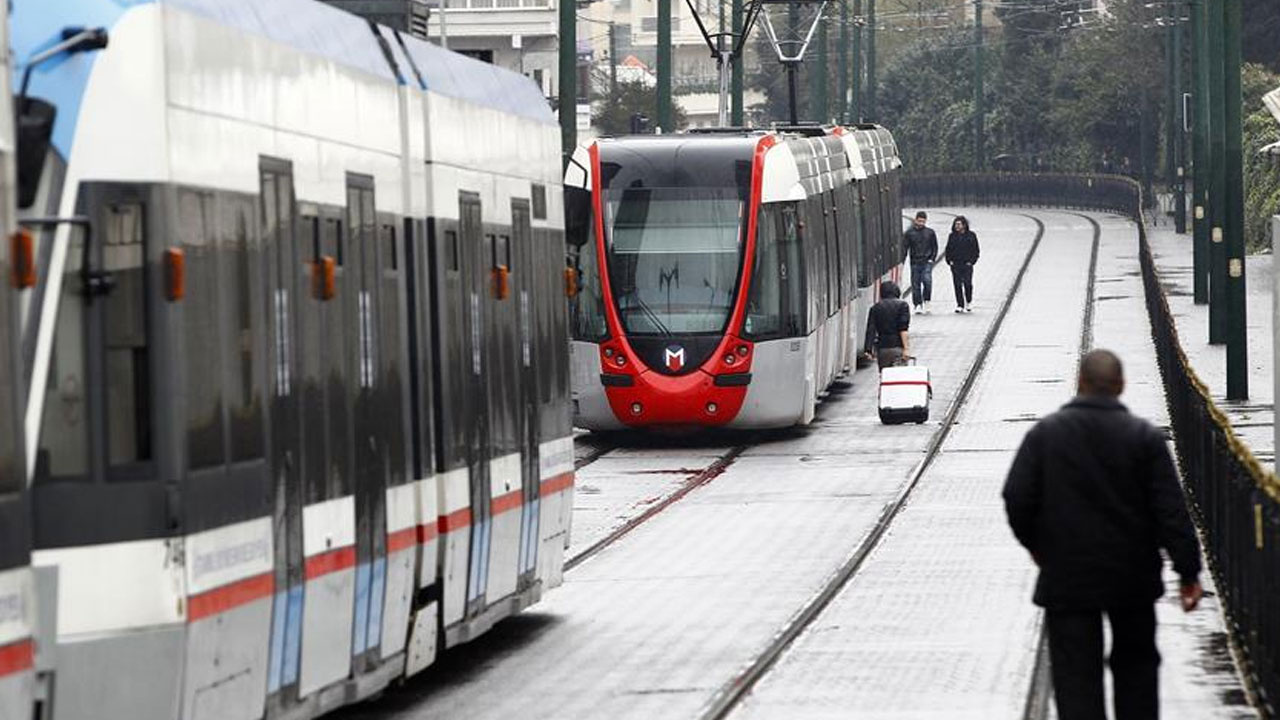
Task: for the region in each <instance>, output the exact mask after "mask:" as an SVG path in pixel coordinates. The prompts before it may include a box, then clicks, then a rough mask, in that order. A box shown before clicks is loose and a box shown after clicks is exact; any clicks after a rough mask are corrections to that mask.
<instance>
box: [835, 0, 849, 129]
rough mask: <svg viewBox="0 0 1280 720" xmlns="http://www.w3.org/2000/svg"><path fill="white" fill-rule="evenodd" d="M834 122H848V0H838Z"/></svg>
mask: <svg viewBox="0 0 1280 720" xmlns="http://www.w3.org/2000/svg"><path fill="white" fill-rule="evenodd" d="M836 57H837V58H838V59H837V60H836V63H837V65H836V88H837V92H838V93H839V94H838V95H836V122H838V123H841V124H844V123H847V122H849V0H840V42H839V44H838V45H836Z"/></svg>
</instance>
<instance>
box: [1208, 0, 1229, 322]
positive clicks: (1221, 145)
mask: <svg viewBox="0 0 1280 720" xmlns="http://www.w3.org/2000/svg"><path fill="white" fill-rule="evenodd" d="M1205 9H1206V11H1207V13H1208V15H1207V16H1208V20H1209V24H1208V35H1207V37H1208V40H1209V43H1208V44H1209V196H1208V210H1209V343H1210V344H1211V345H1221V344H1222V343H1225V342H1226V341H1227V282H1226V281H1227V248H1226V243H1225V242H1224V239H1225V236H1224V232H1225V227H1224V226H1225V224H1226V219H1227V218H1226V203H1225V199H1226V198H1225V194H1226V185H1227V163H1226V153H1227V130H1226V123H1227V114H1226V110H1227V108H1226V104H1227V99H1226V86H1225V83H1226V68H1225V66H1224V65H1223V62H1222V51H1223V45H1224V40H1225V37H1224V33H1223V27H1222V26H1223V21H1224V20H1225V18H1224V13H1223V7H1222V0H1206V2H1205Z"/></svg>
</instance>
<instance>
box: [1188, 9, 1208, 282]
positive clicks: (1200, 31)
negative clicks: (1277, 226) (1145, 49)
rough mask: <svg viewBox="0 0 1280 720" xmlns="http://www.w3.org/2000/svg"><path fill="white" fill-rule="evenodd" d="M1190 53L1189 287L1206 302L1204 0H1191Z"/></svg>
mask: <svg viewBox="0 0 1280 720" xmlns="http://www.w3.org/2000/svg"><path fill="white" fill-rule="evenodd" d="M1189 6H1190V9H1191V48H1192V49H1191V55H1192V57H1193V58H1194V63H1193V66H1192V67H1193V70H1194V72H1193V75H1192V79H1191V86H1192V91H1191V94H1192V96H1191V99H1192V101H1193V103H1192V107H1193V110H1194V112H1195V117H1194V118H1193V124H1192V128H1191V172H1192V178H1191V203H1192V211H1191V215H1192V219H1191V232H1192V242H1191V247H1192V275H1193V276H1194V277H1193V280H1192V288H1193V290H1194V297H1195V303H1196V304H1197V305H1205V304H1207V303H1208V302H1209V219H1208V217H1207V212H1208V208H1207V207H1206V203H1207V194H1208V190H1209V175H1210V171H1209V148H1208V144H1207V143H1208V142H1209V60H1208V50H1209V47H1208V42H1207V35H1206V34H1205V33H1206V30H1207V27H1206V26H1207V24H1208V16H1207V14H1206V13H1207V10H1206V9H1205V3H1204V2H1203V0H1192V1H1191V2H1190V3H1189Z"/></svg>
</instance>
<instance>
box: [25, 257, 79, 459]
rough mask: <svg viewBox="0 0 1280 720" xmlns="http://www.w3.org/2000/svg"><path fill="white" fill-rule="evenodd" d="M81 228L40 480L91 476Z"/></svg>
mask: <svg viewBox="0 0 1280 720" xmlns="http://www.w3.org/2000/svg"><path fill="white" fill-rule="evenodd" d="M83 247H84V236H83V234H82V233H79V232H73V233H71V241H70V243H69V247H68V248H67V260H66V270H65V272H64V274H63V278H62V291H61V292H62V297H61V298H59V300H58V319H57V323H56V324H55V325H54V339H53V342H54V346H53V355H52V357H51V358H50V360H49V380H48V382H47V383H46V386H45V400H44V415H43V417H42V419H41V425H40V447H39V450H38V451H37V453H36V463H35V479H36V482H46V481H51V480H52V481H62V480H73V479H79V480H87V479H88V477H89V428H88V407H87V399H88V394H87V387H88V383H87V381H86V377H85V352H86V348H85V309H86V307H85V303H84V296H83V295H82V294H81V284H80V270H81V264H80V258H81V252H82V249H83Z"/></svg>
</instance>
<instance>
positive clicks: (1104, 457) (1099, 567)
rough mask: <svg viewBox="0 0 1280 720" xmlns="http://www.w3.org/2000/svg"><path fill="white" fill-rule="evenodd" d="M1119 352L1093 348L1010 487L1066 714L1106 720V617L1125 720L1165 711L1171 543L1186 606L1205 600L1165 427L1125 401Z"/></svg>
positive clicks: (1024, 451)
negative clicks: (1161, 642) (1164, 572)
mask: <svg viewBox="0 0 1280 720" xmlns="http://www.w3.org/2000/svg"><path fill="white" fill-rule="evenodd" d="M1123 389H1124V371H1123V368H1122V366H1121V364H1120V359H1119V358H1117V357H1116V356H1115V355H1114V354H1112V353H1110V352H1108V351H1106V350H1094V351H1093V352H1090V353H1089V354H1087V355H1086V356H1085V357H1084V358H1083V359H1082V360H1081V363H1080V377H1079V393H1078V394H1077V395H1076V397H1075V399H1073V400H1072V401H1071V402H1069V403H1067V404H1066V405H1065V406H1064V407H1063V408H1062V409H1061V410H1059V411H1057V412H1055V413H1053V414H1051V415H1049V416H1047V417H1045V418H1044V419H1042V420H1041V421H1040V422H1039V423H1037V424H1036V425H1035V427H1033V428H1032V429H1031V430H1030V431H1029V432H1028V433H1027V435H1026V437H1025V438H1024V439H1023V441H1022V446H1021V447H1020V448H1019V449H1018V454H1017V456H1016V457H1015V458H1014V461H1013V467H1012V468H1010V470H1009V477H1008V479H1007V480H1006V482H1005V486H1004V500H1005V508H1006V510H1007V512H1008V515H1009V525H1010V526H1011V527H1012V528H1013V533H1014V535H1016V536H1017V538H1018V542H1020V543H1022V545H1023V546H1024V547H1026V548H1027V550H1029V551H1030V552H1031V556H1032V558H1033V559H1034V560H1035V562H1036V564H1037V565H1039V566H1040V577H1039V579H1038V580H1037V581H1036V590H1035V598H1034V601H1035V603H1036V604H1037V605H1040V606H1042V607H1044V609H1045V622H1046V626H1047V628H1048V632H1049V654H1050V665H1051V667H1052V673H1053V686H1054V694H1055V697H1056V701H1057V706H1058V717H1059V718H1060V720H1106V708H1105V701H1104V699H1103V698H1104V695H1103V657H1102V656H1103V647H1102V645H1103V641H1102V616H1103V615H1104V614H1105V615H1106V616H1107V618H1108V620H1109V621H1110V623H1111V634H1112V637H1113V640H1112V649H1111V658H1110V664H1111V673H1112V676H1113V679H1114V680H1115V712H1116V720H1155V719H1156V718H1157V717H1158V715H1159V693H1158V687H1157V673H1158V669H1159V665H1160V654H1159V653H1158V652H1157V650H1156V642H1155V632H1156V618H1155V607H1154V602H1155V600H1156V598H1158V597H1160V595H1161V594H1162V593H1163V591H1164V583H1163V582H1162V581H1161V569H1162V565H1163V560H1162V559H1161V556H1160V550H1161V549H1164V550H1165V551H1166V552H1167V553H1168V554H1169V557H1171V558H1172V560H1173V568H1174V570H1175V571H1176V572H1177V573H1178V576H1179V577H1180V579H1181V596H1182V607H1183V609H1184V610H1186V611H1188V612H1189V611H1191V610H1193V609H1194V608H1195V607H1196V605H1197V603H1198V602H1199V600H1200V596H1201V593H1202V591H1201V588H1200V583H1199V581H1198V577H1199V573H1200V547H1199V543H1198V542H1197V539H1196V534H1195V531H1194V529H1193V528H1192V525H1191V521H1190V519H1189V517H1188V515H1187V509H1186V505H1185V503H1184V501H1183V496H1182V490H1181V486H1180V485H1179V482H1178V474H1177V470H1176V469H1175V467H1174V464H1173V459H1172V458H1171V457H1170V456H1169V448H1168V445H1167V441H1166V440H1165V436H1164V434H1163V433H1162V432H1160V431H1159V430H1158V429H1156V428H1155V427H1154V426H1152V425H1151V424H1150V423H1148V422H1147V421H1145V420H1143V419H1141V418H1138V417H1136V416H1134V415H1132V414H1130V413H1129V411H1128V410H1127V409H1126V408H1125V406H1124V405H1121V404H1120V401H1119V399H1118V398H1119V395H1120V393H1121V392H1122V391H1123Z"/></svg>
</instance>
